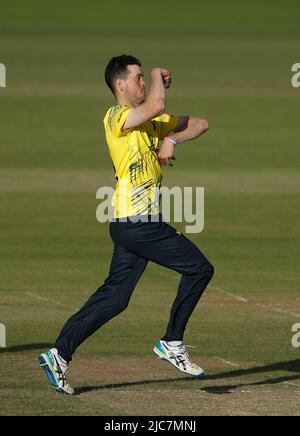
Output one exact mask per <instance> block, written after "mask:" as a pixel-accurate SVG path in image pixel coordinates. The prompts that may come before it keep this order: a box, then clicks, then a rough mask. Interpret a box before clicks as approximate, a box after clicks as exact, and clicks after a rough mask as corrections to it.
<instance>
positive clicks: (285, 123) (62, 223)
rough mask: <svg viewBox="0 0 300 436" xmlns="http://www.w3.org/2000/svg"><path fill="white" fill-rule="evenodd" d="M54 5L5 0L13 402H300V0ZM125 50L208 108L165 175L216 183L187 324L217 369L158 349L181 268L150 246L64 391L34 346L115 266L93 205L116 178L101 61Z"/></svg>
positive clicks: (6, 287)
mask: <svg viewBox="0 0 300 436" xmlns="http://www.w3.org/2000/svg"><path fill="white" fill-rule="evenodd" d="M49 5H50V4H47V5H43V6H41V3H40V2H37V1H33V0H28V1H27V2H21V1H17V2H13V3H12V2H10V3H9V2H6V3H5V4H1V6H0V62H2V63H4V64H5V65H6V68H7V87H6V88H1V89H0V230H1V233H0V258H1V263H0V277H1V283H0V323H3V324H5V326H6V328H7V348H5V349H0V388H1V389H0V415H178V414H179V415H218V414H221V415H254V414H258V415H280V414H283V415H299V414H300V401H299V400H300V348H293V347H292V344H291V339H292V332H291V329H292V325H293V324H294V323H299V322H300V293H299V290H300V289H299V283H300V265H299V258H300V203H299V200H300V174H299V161H300V151H299V110H300V90H299V88H298V89H295V88H293V87H292V86H291V77H292V73H291V66H292V65H293V64H294V63H296V62H300V5H299V2H296V1H292V0H288V1H286V2H284V3H282V2H280V1H274V2H272V5H270V4H269V3H268V2H265V3H262V2H258V1H257V0H255V1H252V2H251V3H250V2H249V5H248V6H247V7H245V4H243V5H241V2H238V1H229V2H221V1H212V2H210V3H208V2H205V3H204V2H198V1H193V0H192V1H188V2H180V1H179V0H174V1H173V2H171V6H170V4H167V3H161V2H159V1H153V2H152V3H151V5H150V4H149V2H146V1H143V0H141V1H139V2H137V1H136V0H133V1H130V2H121V1H120V0H116V1H115V2H113V3H109V2H108V3H105V4H104V2H103V3H102V2H97V1H90V2H89V3H88V6H86V5H85V4H84V3H82V2H79V1H77V0H73V1H72V2H69V1H63V2H57V1H54V2H51V8H50V6H49ZM124 52H125V53H132V54H134V55H136V56H137V57H139V58H141V60H142V62H143V67H144V71H145V73H146V77H147V75H148V76H149V72H150V70H151V68H152V67H154V66H166V67H169V68H170V70H171V71H172V73H173V76H174V85H173V88H172V89H171V90H170V92H169V101H168V109H169V111H170V112H173V113H178V114H191V115H199V116H205V117H207V118H208V119H209V120H210V121H211V124H212V129H211V130H210V131H209V133H208V134H207V135H205V136H204V137H203V138H199V140H196V141H194V142H191V143H186V144H182V145H180V146H179V147H178V150H177V153H176V156H177V160H176V165H175V166H174V167H173V168H168V169H166V170H165V178H164V184H165V185H166V186H175V185H180V186H204V187H205V189H206V194H205V205H206V207H205V231H204V232H203V233H201V234H196V235H190V238H191V239H192V240H193V241H194V242H195V243H196V244H197V245H199V246H200V247H201V249H202V250H203V251H204V252H205V253H206V254H207V256H208V257H209V258H210V259H211V261H212V262H213V263H214V265H215V269H216V274H215V277H214V280H213V282H212V283H211V285H210V287H209V289H208V290H207V292H206V294H205V296H204V298H203V300H202V302H201V303H200V304H199V307H198V308H197V310H196V311H195V313H194V314H193V316H192V319H191V321H190V324H189V326H188V329H187V332H186V338H185V341H186V343H187V344H191V345H193V346H195V347H196V348H191V349H190V354H191V355H192V356H193V357H194V359H195V361H196V362H197V363H199V364H200V365H201V366H202V367H204V369H205V370H206V373H207V377H206V378H205V379H204V380H203V381H197V380H193V379H190V378H186V377H184V376H182V375H181V374H180V373H177V372H176V370H174V369H172V367H170V366H168V365H166V364H164V363H161V362H160V361H159V360H158V359H156V358H155V357H154V355H153V353H152V348H153V345H154V343H155V342H156V341H157V339H158V338H159V337H161V335H162V334H163V333H164V329H165V326H166V322H167V319H168V314H169V309H170V305H171V303H172V300H173V298H174V296H175V292H176V288H177V285H178V282H179V276H178V275H177V274H176V273H175V272H172V271H170V270H167V269H163V268H161V267H159V266H157V265H154V264H150V265H149V266H148V268H147V270H146V271H145V273H144V275H143V277H142V279H141V281H140V282H139V284H138V286H137V288H136V291H135V293H134V295H133V298H132V301H131V305H130V306H129V308H128V309H127V311H125V312H123V313H122V314H121V315H120V316H119V317H117V318H115V319H114V320H112V321H111V322H110V323H108V324H107V325H105V326H104V327H103V328H102V329H101V331H99V332H98V333H96V334H95V335H94V336H93V337H92V338H90V339H89V340H88V341H87V342H86V343H85V344H84V345H83V346H82V347H81V348H80V349H79V350H78V352H77V353H76V357H75V359H74V361H73V362H72V365H71V371H70V383H71V384H72V385H74V387H75V389H76V393H77V395H76V396H75V397H74V398H65V397H61V396H59V395H58V394H56V393H55V392H53V391H52V390H50V389H49V387H48V385H47V382H46V379H45V377H44V374H43V373H42V372H41V370H40V368H39V366H38V362H37V355H38V354H39V353H40V352H42V351H44V350H46V349H48V348H49V347H50V346H52V344H53V341H54V340H55V338H56V336H57V334H58V333H59V331H60V328H61V327H62V325H63V324H64V322H65V321H66V319H67V318H68V317H69V316H70V315H71V314H72V313H73V312H74V311H75V310H76V308H78V307H80V306H81V305H82V304H83V303H84V302H85V300H86V299H87V297H88V296H89V295H90V294H91V293H92V292H93V291H94V290H95V289H96V288H97V287H98V286H99V284H101V283H102V282H103V281H104V279H105V278H106V274H107V272H108V267H109V262H110V258H111V254H112V248H113V247H112V242H111V240H110V239H109V234H108V225H106V224H99V223H98V222H97V221H96V217H95V213H96V208H97V205H98V201H97V200H96V196H95V194H96V190H97V189H98V188H99V187H100V186H103V185H108V186H113V183H114V180H113V172H112V165H111V162H110V159H109V156H108V152H107V146H106V144H105V140H104V132H103V128H102V117H103V115H104V113H105V111H106V109H107V107H109V105H111V103H112V98H111V96H110V94H109V91H108V90H107V89H106V88H105V86H104V83H103V69H104V67H105V64H106V62H107V61H108V60H109V58H110V57H111V56H112V55H116V54H122V53H124ZM176 227H177V228H178V229H179V230H183V228H184V225H183V224H176Z"/></svg>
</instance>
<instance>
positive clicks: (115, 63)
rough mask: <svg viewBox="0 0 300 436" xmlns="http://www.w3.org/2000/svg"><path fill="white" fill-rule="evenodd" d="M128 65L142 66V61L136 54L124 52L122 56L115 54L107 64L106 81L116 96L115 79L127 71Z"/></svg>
mask: <svg viewBox="0 0 300 436" xmlns="http://www.w3.org/2000/svg"><path fill="white" fill-rule="evenodd" d="M127 65H139V66H140V67H141V66H142V64H141V62H140V61H139V60H138V59H137V58H135V57H134V56H131V55H125V54H123V55H121V56H115V57H113V58H111V60H110V61H109V62H108V64H107V67H106V68H105V82H106V84H107V86H108V87H109V89H110V90H111V92H112V93H113V94H114V96H115V95H116V94H115V86H114V84H115V80H116V79H117V78H118V77H120V76H122V75H123V76H124V75H125V74H126V73H127Z"/></svg>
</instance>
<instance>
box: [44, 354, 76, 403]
mask: <svg viewBox="0 0 300 436" xmlns="http://www.w3.org/2000/svg"><path fill="white" fill-rule="evenodd" d="M39 362H40V365H41V367H42V368H43V370H44V371H45V374H46V376H47V378H48V380H49V382H50V384H51V386H52V387H53V388H55V389H56V390H57V392H60V393H61V394H66V395H74V393H75V392H74V389H72V388H71V387H70V386H69V385H68V383H67V374H68V365H67V363H66V362H65V361H64V360H63V359H62V358H61V357H60V356H59V354H58V352H57V349H56V348H52V350H49V351H47V352H46V353H43V354H41V355H40V356H39Z"/></svg>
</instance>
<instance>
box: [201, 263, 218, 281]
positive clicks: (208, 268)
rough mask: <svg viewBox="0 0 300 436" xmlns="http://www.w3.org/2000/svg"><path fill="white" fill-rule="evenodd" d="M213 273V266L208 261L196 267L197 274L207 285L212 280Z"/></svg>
mask: <svg viewBox="0 0 300 436" xmlns="http://www.w3.org/2000/svg"><path fill="white" fill-rule="evenodd" d="M214 271H215V270H214V266H213V265H212V264H211V263H210V262H209V261H206V262H205V263H204V264H203V263H201V264H200V265H199V266H198V271H197V273H198V275H199V276H200V277H201V278H202V279H204V280H205V281H206V282H207V283H209V282H210V281H211V279H212V278H213V275H214Z"/></svg>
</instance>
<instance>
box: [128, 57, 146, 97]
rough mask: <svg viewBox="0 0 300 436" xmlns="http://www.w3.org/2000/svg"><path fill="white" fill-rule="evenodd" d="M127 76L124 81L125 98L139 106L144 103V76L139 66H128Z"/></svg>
mask: <svg viewBox="0 0 300 436" xmlns="http://www.w3.org/2000/svg"><path fill="white" fill-rule="evenodd" d="M127 71H128V75H127V78H126V80H125V92H126V97H127V98H128V100H130V101H131V102H132V103H134V104H135V105H139V104H141V103H143V102H144V101H145V98H146V85H145V82H144V74H143V71H142V69H141V67H140V66H139V65H128V66H127Z"/></svg>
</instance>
